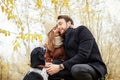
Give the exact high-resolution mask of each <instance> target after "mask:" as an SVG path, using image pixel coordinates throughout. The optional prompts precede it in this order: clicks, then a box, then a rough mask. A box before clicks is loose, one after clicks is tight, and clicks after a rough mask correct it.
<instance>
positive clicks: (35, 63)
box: [23, 47, 45, 80]
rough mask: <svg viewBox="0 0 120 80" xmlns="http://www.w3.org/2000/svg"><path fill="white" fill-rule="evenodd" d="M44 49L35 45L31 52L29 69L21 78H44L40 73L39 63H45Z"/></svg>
mask: <svg viewBox="0 0 120 80" xmlns="http://www.w3.org/2000/svg"><path fill="white" fill-rule="evenodd" d="M44 54H45V49H43V48H41V47H37V48H35V49H33V50H32V52H31V55H30V57H31V69H30V71H29V72H28V73H27V74H26V75H25V77H24V79H23V80H44V79H43V76H42V75H41V71H42V69H43V68H42V67H39V66H40V65H43V66H44V65H45V58H44Z"/></svg>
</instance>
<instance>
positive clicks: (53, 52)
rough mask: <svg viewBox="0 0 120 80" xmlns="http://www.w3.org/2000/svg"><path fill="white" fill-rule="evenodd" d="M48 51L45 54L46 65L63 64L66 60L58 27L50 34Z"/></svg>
mask: <svg viewBox="0 0 120 80" xmlns="http://www.w3.org/2000/svg"><path fill="white" fill-rule="evenodd" d="M46 48H47V51H46V53H45V60H46V63H54V64H55V63H57V64H58V63H61V62H63V61H64V59H65V51H64V46H63V42H62V37H60V35H59V32H58V29H57V26H55V27H53V28H52V30H51V31H50V32H49V33H48V41H47V43H46Z"/></svg>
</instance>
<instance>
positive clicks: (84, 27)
mask: <svg viewBox="0 0 120 80" xmlns="http://www.w3.org/2000/svg"><path fill="white" fill-rule="evenodd" d="M81 29H87V27H86V26H84V25H81V26H78V27H77V28H76V30H81Z"/></svg>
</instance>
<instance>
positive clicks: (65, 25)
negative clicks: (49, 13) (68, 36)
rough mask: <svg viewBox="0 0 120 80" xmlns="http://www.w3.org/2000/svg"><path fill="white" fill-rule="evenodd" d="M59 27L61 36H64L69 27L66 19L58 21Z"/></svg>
mask: <svg viewBox="0 0 120 80" xmlns="http://www.w3.org/2000/svg"><path fill="white" fill-rule="evenodd" d="M57 26H58V29H59V32H60V34H61V35H63V34H64V33H65V31H66V30H67V28H68V27H69V25H68V22H66V21H65V20H64V19H59V20H58V21H57Z"/></svg>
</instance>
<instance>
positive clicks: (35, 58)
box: [30, 47, 46, 68]
mask: <svg viewBox="0 0 120 80" xmlns="http://www.w3.org/2000/svg"><path fill="white" fill-rule="evenodd" d="M45 52H46V50H45V49H44V48H42V47H37V48H34V49H33V50H32V52H31V56H30V57H31V67H32V68H39V67H38V65H45V58H44V54H45Z"/></svg>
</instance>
